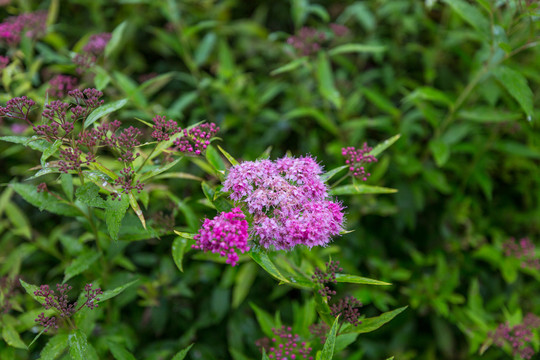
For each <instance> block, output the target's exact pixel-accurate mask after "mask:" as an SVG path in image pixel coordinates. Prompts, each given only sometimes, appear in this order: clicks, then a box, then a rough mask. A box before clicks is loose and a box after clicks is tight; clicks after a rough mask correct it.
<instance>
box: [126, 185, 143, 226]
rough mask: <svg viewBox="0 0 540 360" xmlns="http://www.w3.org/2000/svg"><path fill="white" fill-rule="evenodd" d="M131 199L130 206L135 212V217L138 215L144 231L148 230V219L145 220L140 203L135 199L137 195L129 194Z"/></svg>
mask: <svg viewBox="0 0 540 360" xmlns="http://www.w3.org/2000/svg"><path fill="white" fill-rule="evenodd" d="M128 198H129V206H131V209H133V212H134V213H135V215H137V218H139V221H140V222H141V225H142V227H143V228H144V230H146V219H145V218H144V214H143V211H142V209H141V206H140V205H139V202H138V201H137V199H136V198H135V195H133V192H130V193H129V194H128Z"/></svg>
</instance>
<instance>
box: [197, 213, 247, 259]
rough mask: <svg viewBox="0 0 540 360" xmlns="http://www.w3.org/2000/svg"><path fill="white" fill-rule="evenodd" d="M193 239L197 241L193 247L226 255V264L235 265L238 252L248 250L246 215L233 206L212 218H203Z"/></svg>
mask: <svg viewBox="0 0 540 360" xmlns="http://www.w3.org/2000/svg"><path fill="white" fill-rule="evenodd" d="M194 239H195V241H197V243H196V244H195V245H193V248H194V249H199V250H204V251H205V252H206V251H211V252H213V253H218V254H219V255H220V256H223V257H227V261H226V262H227V264H231V265H232V266H235V265H236V263H237V262H238V258H239V256H238V252H241V253H242V254H243V253H245V252H246V251H249V246H248V242H247V241H248V222H247V221H246V216H245V215H244V213H243V212H242V210H240V208H233V209H232V210H231V211H230V212H222V213H221V214H219V215H217V216H216V217H215V218H214V219H212V220H209V219H205V220H204V223H203V225H202V227H201V229H200V230H199V233H198V234H197V235H195V236H194Z"/></svg>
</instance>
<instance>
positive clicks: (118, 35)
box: [105, 20, 128, 58]
mask: <svg viewBox="0 0 540 360" xmlns="http://www.w3.org/2000/svg"><path fill="white" fill-rule="evenodd" d="M127 25H128V21H127V20H125V21H123V22H122V23H121V24H120V25H118V26H117V27H116V28H115V29H114V30H113V32H112V34H111V39H110V40H109V42H108V43H107V46H106V47H105V57H106V58H108V57H110V56H111V54H113V53H115V52H116V51H117V50H118V49H119V48H120V45H121V44H122V42H123V39H124V34H125V32H126V27H127Z"/></svg>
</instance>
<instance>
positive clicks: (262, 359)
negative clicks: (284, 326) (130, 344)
mask: <svg viewBox="0 0 540 360" xmlns="http://www.w3.org/2000/svg"><path fill="white" fill-rule="evenodd" d="M261 360H270V358H269V357H268V355H266V350H265V349H264V348H263V349H262V357H261Z"/></svg>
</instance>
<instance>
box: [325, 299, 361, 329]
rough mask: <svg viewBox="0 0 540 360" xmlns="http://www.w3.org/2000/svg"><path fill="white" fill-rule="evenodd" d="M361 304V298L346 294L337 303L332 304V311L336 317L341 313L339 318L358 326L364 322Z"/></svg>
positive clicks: (342, 321) (341, 320)
mask: <svg viewBox="0 0 540 360" xmlns="http://www.w3.org/2000/svg"><path fill="white" fill-rule="evenodd" d="M361 306H362V303H361V302H360V300H358V299H357V298H355V297H354V296H346V297H344V298H343V299H340V300H339V301H338V302H337V303H335V304H332V306H331V307H330V313H331V314H332V316H334V317H337V316H338V315H341V317H340V319H339V321H340V322H341V323H344V322H348V323H349V324H351V325H353V326H358V325H360V324H361V323H362V321H360V310H358V308H359V307H361Z"/></svg>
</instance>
